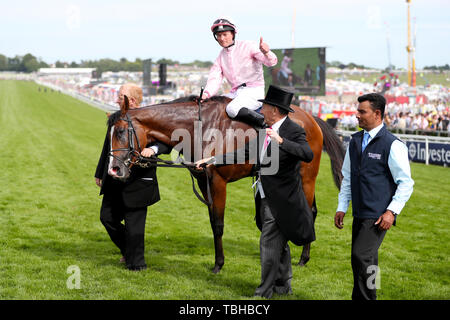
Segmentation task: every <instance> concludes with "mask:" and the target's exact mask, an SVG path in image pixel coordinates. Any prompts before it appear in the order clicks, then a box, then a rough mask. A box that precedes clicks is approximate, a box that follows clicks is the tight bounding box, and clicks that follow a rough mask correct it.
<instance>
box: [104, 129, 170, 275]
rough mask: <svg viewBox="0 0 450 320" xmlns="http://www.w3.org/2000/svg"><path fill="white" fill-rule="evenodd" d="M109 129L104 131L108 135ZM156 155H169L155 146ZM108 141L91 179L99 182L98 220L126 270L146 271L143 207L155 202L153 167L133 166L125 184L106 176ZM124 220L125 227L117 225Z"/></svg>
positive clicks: (120, 224) (155, 185)
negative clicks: (120, 255)
mask: <svg viewBox="0 0 450 320" xmlns="http://www.w3.org/2000/svg"><path fill="white" fill-rule="evenodd" d="M109 131H110V130H109V128H108V131H107V132H109ZM153 145H156V146H158V154H161V153H170V151H171V148H170V147H169V146H167V145H165V144H163V143H158V142H157V143H155V144H153ZM109 152H110V141H109V136H108V134H107V135H106V137H105V142H104V144H103V150H102V153H101V155H100V159H99V161H98V165H97V170H96V171H95V177H96V178H99V179H102V187H101V189H100V195H102V194H103V201H102V207H101V209H100V220H101V222H102V224H103V225H104V226H105V228H106V231H107V232H108V234H109V236H110V238H111V240H112V241H113V242H114V244H115V245H116V246H117V247H118V248H119V249H120V251H121V253H122V255H123V256H124V257H125V262H126V266H127V268H128V269H132V270H135V269H137V270H139V269H143V268H146V263H145V259H144V233H145V220H146V217H147V207H148V206H150V205H152V204H154V203H156V202H157V201H159V199H160V197H159V188H158V180H157V177H156V167H154V166H151V167H148V168H141V167H137V166H133V167H132V168H131V174H130V177H129V178H128V179H127V181H126V182H121V181H118V180H115V179H113V178H112V177H111V176H110V175H108V164H109V160H110V157H109ZM122 220H125V224H122V223H121V221H122Z"/></svg>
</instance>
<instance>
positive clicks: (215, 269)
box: [212, 266, 222, 274]
mask: <svg viewBox="0 0 450 320" xmlns="http://www.w3.org/2000/svg"><path fill="white" fill-rule="evenodd" d="M221 269H222V267H221V266H215V267H214V268H213V269H212V272H213V273H214V274H218V273H219V272H220V270H221Z"/></svg>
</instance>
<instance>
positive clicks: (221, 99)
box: [146, 95, 226, 107]
mask: <svg viewBox="0 0 450 320" xmlns="http://www.w3.org/2000/svg"><path fill="white" fill-rule="evenodd" d="M197 99H198V96H196V95H190V96H187V97H181V98H178V99H175V100H172V101H167V102H163V103H160V104H158V105H165V104H174V103H183V102H197ZM225 99H226V97H224V96H212V97H211V98H208V99H205V100H203V103H206V102H208V101H214V102H224V101H225ZM146 107H150V106H146Z"/></svg>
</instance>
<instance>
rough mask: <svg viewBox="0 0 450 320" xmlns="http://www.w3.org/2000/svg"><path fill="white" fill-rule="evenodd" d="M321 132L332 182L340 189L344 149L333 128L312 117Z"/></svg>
mask: <svg viewBox="0 0 450 320" xmlns="http://www.w3.org/2000/svg"><path fill="white" fill-rule="evenodd" d="M314 120H316V122H317V124H318V125H319V127H320V129H321V130H322V134H323V145H324V147H325V150H326V151H327V153H328V155H329V157H330V160H331V172H332V173H333V179H334V183H335V184H336V186H337V188H338V189H339V190H340V189H341V182H342V173H341V169H342V164H343V163H344V157H345V149H344V145H343V144H342V142H341V140H340V139H339V137H338V135H337V134H336V132H335V131H334V129H333V128H332V127H331V126H330V125H329V124H328V123H326V122H325V121H323V120H322V119H320V118H319V117H314Z"/></svg>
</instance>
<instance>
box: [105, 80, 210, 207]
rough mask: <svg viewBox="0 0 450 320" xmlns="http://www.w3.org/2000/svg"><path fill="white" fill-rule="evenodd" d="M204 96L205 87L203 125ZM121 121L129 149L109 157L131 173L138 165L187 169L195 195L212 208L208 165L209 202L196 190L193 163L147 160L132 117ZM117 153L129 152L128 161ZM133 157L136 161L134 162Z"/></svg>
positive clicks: (204, 166) (199, 100)
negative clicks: (125, 123)
mask: <svg viewBox="0 0 450 320" xmlns="http://www.w3.org/2000/svg"><path fill="white" fill-rule="evenodd" d="M202 94H203V87H202V90H201V93H200V98H199V99H198V106H199V114H198V119H199V121H200V123H201V121H202V117H201V110H202V104H201V96H202ZM120 120H123V121H126V122H127V123H128V148H119V149H114V150H111V151H110V152H109V155H110V156H111V157H113V158H114V159H116V160H117V161H119V162H122V163H123V164H124V166H125V168H127V170H128V171H129V172H130V171H131V169H130V165H131V164H133V165H136V166H139V167H141V168H148V167H151V166H154V167H166V168H183V169H184V168H186V169H188V170H189V174H190V175H191V181H192V190H193V191H194V194H195V195H196V196H197V198H198V199H199V200H200V201H201V202H202V203H204V204H205V205H207V206H208V208H210V209H211V208H212V196H211V190H210V186H209V183H210V176H209V174H208V172H207V170H206V165H207V164H208V163H204V164H203V165H202V168H203V171H204V172H205V175H206V188H207V196H208V200H206V199H204V198H203V197H202V196H201V195H200V193H199V192H198V191H197V190H196V188H195V182H194V176H193V174H192V170H193V169H194V168H195V167H196V166H195V164H194V163H192V162H189V163H187V162H184V161H182V162H173V161H167V160H163V159H160V158H158V157H156V156H152V157H151V158H145V157H143V156H142V155H141V151H142V149H141V144H140V143H139V137H138V136H137V134H136V130H135V129H134V126H133V122H132V121H131V119H130V117H129V115H128V114H126V119H125V118H120ZM133 136H134V137H136V142H137V149H136V147H135V144H134V137H133ZM115 151H127V152H128V154H127V159H126V160H122V159H120V158H119V157H117V156H115V155H114V152H115ZM133 156H134V158H135V159H136V160H134V161H133V160H132V159H133Z"/></svg>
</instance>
